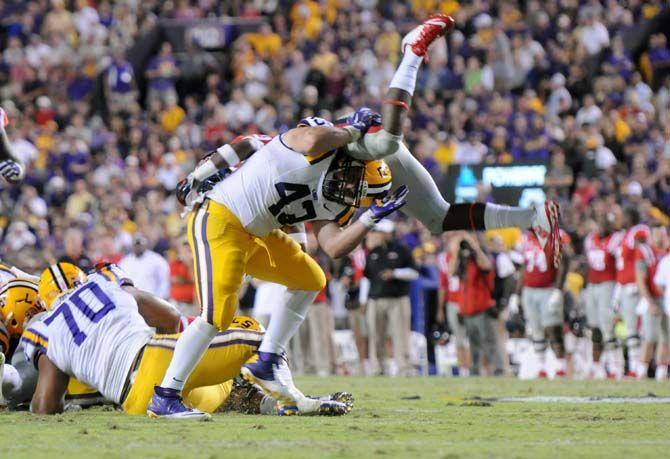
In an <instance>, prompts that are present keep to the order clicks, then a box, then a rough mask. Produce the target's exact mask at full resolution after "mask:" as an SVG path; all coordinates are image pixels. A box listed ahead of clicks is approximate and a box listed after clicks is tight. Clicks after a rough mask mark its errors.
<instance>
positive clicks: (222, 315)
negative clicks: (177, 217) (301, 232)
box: [188, 200, 326, 330]
mask: <svg viewBox="0 0 670 459" xmlns="http://www.w3.org/2000/svg"><path fill="white" fill-rule="evenodd" d="M188 241H189V244H190V245H191V250H192V251H193V255H194V256H193V264H194V273H195V280H196V293H197V295H198V300H199V301H200V307H201V315H202V318H203V319H205V320H206V321H207V322H208V323H210V324H213V325H214V326H215V327H217V328H218V329H219V330H225V329H226V328H227V327H228V325H229V324H230V321H231V320H232V318H233V314H234V313H235V310H236V308H237V292H238V290H239V288H240V285H241V284H242V278H243V276H244V274H245V273H246V274H249V275H251V276H253V277H255V278H257V279H261V280H265V281H269V282H275V283H278V284H282V285H285V286H286V287H288V288H289V289H290V290H309V291H319V290H321V289H322V288H323V287H324V286H325V285H326V276H325V274H324V273H323V271H322V270H321V268H320V267H319V265H318V264H317V263H316V261H314V260H313V259H312V257H310V256H309V255H307V254H306V253H305V252H303V251H302V249H301V248H300V245H299V244H298V243H297V242H295V241H294V240H292V239H291V238H289V237H288V236H287V235H286V234H285V233H284V232H282V231H280V230H273V231H272V232H270V234H268V235H267V236H264V237H257V236H254V235H252V234H250V233H249V232H247V231H246V230H245V229H244V227H243V226H242V224H241V223H240V221H239V219H238V218H237V217H236V216H235V215H234V214H233V213H232V212H231V211H230V210H228V208H226V207H225V206H223V205H221V204H219V203H217V202H214V201H211V200H207V201H205V203H204V204H203V205H202V206H200V208H198V209H197V210H196V211H194V212H191V214H190V215H189V221H188Z"/></svg>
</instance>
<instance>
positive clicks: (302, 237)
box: [288, 233, 307, 245]
mask: <svg viewBox="0 0 670 459" xmlns="http://www.w3.org/2000/svg"><path fill="white" fill-rule="evenodd" d="M288 237H290V238H291V239H293V240H294V241H295V242H297V243H298V244H304V245H307V233H288Z"/></svg>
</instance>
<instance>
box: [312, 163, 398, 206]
mask: <svg viewBox="0 0 670 459" xmlns="http://www.w3.org/2000/svg"><path fill="white" fill-rule="evenodd" d="M391 179H392V176H391V169H390V168H389V167H388V165H387V164H386V162H384V161H382V160H370V161H361V160H358V159H354V158H352V157H351V156H349V155H348V154H347V153H346V152H344V151H340V152H338V154H337V158H335V159H334V160H333V162H332V164H331V165H330V167H329V168H328V171H327V172H326V175H325V178H324V180H323V186H322V192H323V197H324V198H326V199H329V200H331V201H334V202H337V203H340V204H344V205H347V206H353V207H361V206H363V207H369V206H370V205H371V204H372V201H373V200H374V199H378V198H381V197H383V196H384V195H385V194H386V193H387V192H388V190H390V189H391Z"/></svg>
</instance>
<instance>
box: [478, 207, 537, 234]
mask: <svg viewBox="0 0 670 459" xmlns="http://www.w3.org/2000/svg"><path fill="white" fill-rule="evenodd" d="M534 216H535V210H533V209H524V208H522V207H510V206H501V205H499V204H488V203H487V204H486V208H485V209H484V226H486V229H495V228H512V227H516V228H521V229H526V228H530V227H531V225H532V224H533V217H534Z"/></svg>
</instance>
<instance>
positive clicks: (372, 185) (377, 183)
mask: <svg viewBox="0 0 670 459" xmlns="http://www.w3.org/2000/svg"><path fill="white" fill-rule="evenodd" d="M391 179H392V176H391V169H390V168H389V166H388V164H386V161H384V160H381V159H380V160H371V161H365V173H364V174H363V180H364V181H365V183H367V190H366V192H365V196H364V197H363V198H361V204H360V206H361V207H370V206H371V205H372V201H374V200H375V199H380V198H383V197H384V195H385V194H386V193H388V192H389V190H391Z"/></svg>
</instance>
